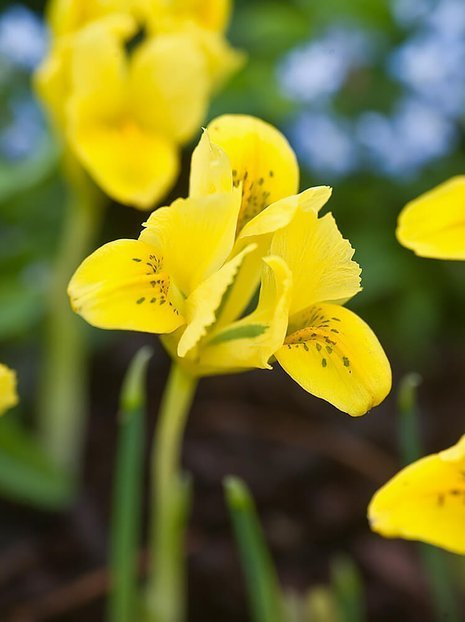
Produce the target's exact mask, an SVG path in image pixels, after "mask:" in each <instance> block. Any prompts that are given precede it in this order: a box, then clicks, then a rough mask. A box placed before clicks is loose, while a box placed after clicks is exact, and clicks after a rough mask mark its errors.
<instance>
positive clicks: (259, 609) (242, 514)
mask: <svg viewBox="0 0 465 622" xmlns="http://www.w3.org/2000/svg"><path fill="white" fill-rule="evenodd" d="M224 488H225V493H226V500H227V503H228V506H229V511H230V515H231V520H232V523H233V527H234V532H235V536H236V541H237V545H238V548H239V553H240V556H241V561H242V568H243V572H244V575H245V579H246V583H247V590H248V594H249V602H250V607H251V616H252V620H253V622H284V611H283V601H282V595H281V590H280V586H279V582H278V578H277V574H276V570H275V568H274V565H273V561H272V559H271V555H270V553H269V551H268V549H267V546H266V542H265V538H264V535H263V532H262V529H261V526H260V522H259V519H258V516H257V512H256V509H255V504H254V502H253V499H252V497H251V495H250V493H249V491H248V489H247V487H246V485H245V484H244V483H243V482H242V481H241V480H240V479H238V478H235V477H228V478H226V480H225V481H224Z"/></svg>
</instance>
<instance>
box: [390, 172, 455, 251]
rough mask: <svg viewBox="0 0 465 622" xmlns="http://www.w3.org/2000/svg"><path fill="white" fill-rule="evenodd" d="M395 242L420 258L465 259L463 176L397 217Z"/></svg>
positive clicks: (419, 200)
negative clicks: (396, 240)
mask: <svg viewBox="0 0 465 622" xmlns="http://www.w3.org/2000/svg"><path fill="white" fill-rule="evenodd" d="M397 239H398V240H399V242H400V243H401V244H402V245H403V246H406V247H407V248H410V249H411V250H413V251H415V253H416V254H417V255H420V256H422V257H432V258H435V259H465V176H463V175H462V176H458V177H453V178H452V179H449V180H448V181H446V182H444V183H443V184H440V185H439V186H437V187H436V188H434V189H433V190H430V191H429V192H426V193H425V194H422V195H421V196H420V197H418V198H417V199H415V200H414V201H411V202H410V203H408V204H407V205H406V206H405V208H404V209H403V210H402V212H401V214H400V216H399V222H398V227H397Z"/></svg>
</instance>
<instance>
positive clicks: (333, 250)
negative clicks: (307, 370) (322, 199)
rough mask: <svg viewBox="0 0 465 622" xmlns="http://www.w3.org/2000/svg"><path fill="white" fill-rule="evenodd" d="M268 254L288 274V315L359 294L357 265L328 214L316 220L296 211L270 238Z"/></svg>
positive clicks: (314, 216)
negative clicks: (291, 284)
mask: <svg viewBox="0 0 465 622" xmlns="http://www.w3.org/2000/svg"><path fill="white" fill-rule="evenodd" d="M270 252H271V253H272V254H273V255H279V256H280V257H282V258H283V259H284V261H285V262H286V263H287V265H288V266H289V268H290V269H291V271H292V274H293V278H294V291H293V296H292V304H291V314H293V313H297V312H298V311H301V310H302V309H305V308H307V307H309V306H310V305H312V304H314V303H316V302H333V301H338V300H346V299H348V298H351V297H352V296H354V295H355V294H356V293H357V292H359V291H360V272H361V270H360V266H359V265H358V264H357V263H356V262H355V261H353V260H352V257H353V254H354V249H353V248H352V246H351V245H350V243H349V242H348V240H345V239H344V238H343V237H342V235H341V233H340V232H339V229H338V228H337V225H336V223H335V221H334V218H333V216H332V215H331V214H326V215H325V216H323V218H318V217H317V214H316V213H315V212H314V211H312V210H310V211H304V210H301V209H299V210H298V211H297V212H296V214H295V216H294V218H293V219H292V221H291V223H290V224H289V225H288V226H287V227H285V228H284V229H281V230H279V231H277V233H276V234H275V235H274V236H273V240H272V243H271V250H270Z"/></svg>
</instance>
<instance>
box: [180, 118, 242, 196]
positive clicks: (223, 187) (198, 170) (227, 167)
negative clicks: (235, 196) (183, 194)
mask: <svg viewBox="0 0 465 622" xmlns="http://www.w3.org/2000/svg"><path fill="white" fill-rule="evenodd" d="M232 188H233V184H232V170H231V164H230V162H229V159H228V156H227V155H226V154H225V152H224V151H223V149H221V147H218V145H215V143H212V141H211V140H210V137H209V135H208V132H207V131H206V130H205V131H204V132H202V136H201V137H200V141H199V144H198V145H197V147H196V148H195V149H194V152H193V154H192V161H191V172H190V178H189V196H190V197H201V196H205V195H206V194H215V192H231V190H232Z"/></svg>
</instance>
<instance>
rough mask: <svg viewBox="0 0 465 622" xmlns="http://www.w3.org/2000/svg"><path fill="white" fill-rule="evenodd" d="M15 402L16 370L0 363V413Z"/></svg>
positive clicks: (14, 404) (16, 399)
mask: <svg viewBox="0 0 465 622" xmlns="http://www.w3.org/2000/svg"><path fill="white" fill-rule="evenodd" d="M17 403H18V393H17V391H16V372H14V371H13V370H12V369H10V368H9V367H7V366H6V365H3V364H2V363H0V415H3V413H4V412H5V411H7V410H8V409H9V408H13V406H16V404H17Z"/></svg>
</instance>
